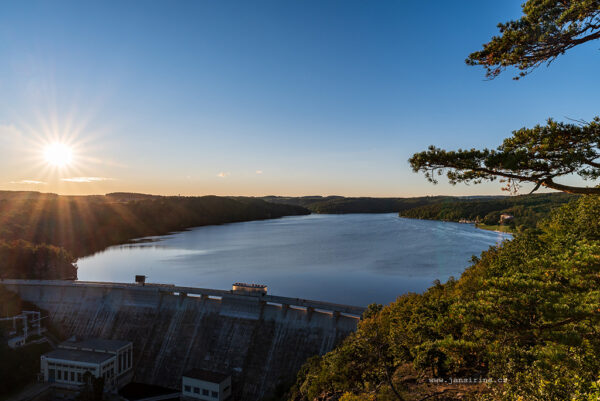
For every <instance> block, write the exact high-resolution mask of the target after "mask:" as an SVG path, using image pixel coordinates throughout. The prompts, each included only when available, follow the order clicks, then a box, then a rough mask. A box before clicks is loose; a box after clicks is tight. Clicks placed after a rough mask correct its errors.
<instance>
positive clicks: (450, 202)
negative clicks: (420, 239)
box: [400, 193, 575, 230]
mask: <svg viewBox="0 0 600 401" xmlns="http://www.w3.org/2000/svg"><path fill="white" fill-rule="evenodd" d="M574 198H575V195H570V194H565V193H552V194H533V195H521V196H506V197H498V198H492V199H485V198H484V199H478V200H472V199H460V198H448V199H444V200H442V201H440V202H436V203H433V204H430V205H426V206H420V207H416V208H413V209H408V210H404V211H401V212H400V216H402V217H409V218H414V219H427V220H446V221H460V220H463V219H465V220H471V221H478V222H480V223H482V224H487V225H496V224H498V222H499V221H500V215H502V214H509V215H511V216H514V219H512V220H510V222H508V223H507V224H508V225H510V226H511V227H512V228H513V229H516V230H519V229H523V228H534V227H535V226H536V225H537V224H538V222H540V221H541V220H543V219H545V218H546V217H548V215H549V213H550V211H551V210H552V209H554V208H555V207H557V206H560V205H562V204H564V203H567V202H569V201H570V200H573V199H574Z"/></svg>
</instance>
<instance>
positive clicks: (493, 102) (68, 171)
mask: <svg viewBox="0 0 600 401" xmlns="http://www.w3.org/2000/svg"><path fill="white" fill-rule="evenodd" d="M520 3H521V0H519V1H501V2H499V1H460V2H448V1H421V2H407V1H400V0H398V1H393V2H386V1H377V2H370V1H347V0H345V1H323V0H319V1H299V0H298V1H280V0H277V1H236V2H233V1H190V2H185V1H162V2H158V1H118V2H106V1H103V2H96V3H92V2H89V1H73V2H64V1H41V2H34V1H18V2H10V3H8V2H7V3H4V4H3V5H2V10H1V12H0V55H1V59H2V62H1V63H0V189H31V190H40V191H45V192H46V191H51V192H60V193H79V194H88V193H106V192H110V191H136V192H150V193H161V194H178V193H180V194H189V195H202V194H221V195H225V194H231V195H267V194H278V195H303V194H304V195H308V194H339V195H365V196H368V195H370V196H413V195H425V194H490V193H500V190H499V184H490V185H482V186H464V185H459V186H456V187H452V186H450V185H447V184H446V183H445V182H443V183H441V184H439V185H437V186H433V185H432V184H429V183H427V182H426V181H425V179H424V178H423V177H422V176H421V175H418V174H414V173H413V172H412V171H411V169H410V167H409V165H408V163H407V159H408V158H409V157H410V155H411V154H412V153H414V152H417V151H420V150H423V149H425V148H426V147H427V146H428V145H430V144H435V145H438V146H442V147H447V148H459V147H482V146H491V147H495V146H497V145H498V144H499V143H500V142H501V140H502V138H504V137H506V136H508V135H510V132H511V131H512V130H514V129H518V128H520V127H523V126H531V125H534V124H536V123H542V122H543V121H544V120H545V119H546V118H548V117H554V118H557V119H565V118H566V117H570V118H583V119H586V120H589V119H591V118H592V117H593V116H595V115H597V114H600V109H599V107H598V106H600V104H599V102H598V93H599V92H600V81H599V80H598V79H597V72H598V71H600V52H599V51H598V47H599V45H600V43H599V42H595V43H589V44H587V45H584V46H582V47H580V48H576V49H574V50H572V51H571V52H570V53H568V54H567V55H565V56H563V57H562V58H560V59H559V60H557V61H556V62H555V63H554V64H553V65H552V66H551V67H550V68H541V69H539V70H537V71H536V72H535V73H533V74H532V75H531V76H529V77H528V78H526V79H524V80H522V81H518V82H515V81H513V80H511V77H512V74H510V73H509V74H506V76H502V77H500V78H498V79H496V80H494V81H485V80H484V71H483V70H482V69H480V68H475V67H468V66H466V65H465V64H464V59H465V58H466V57H467V55H468V54H469V53H470V52H472V51H475V50H478V49H479V48H480V47H481V44H482V43H484V42H486V41H488V40H489V38H490V37H491V36H492V35H493V34H495V33H496V32H497V28H496V24H497V23H498V22H501V21H506V20H508V19H514V18H518V17H519V15H520ZM52 142H65V143H67V144H68V145H69V146H71V147H72V148H73V160H72V163H70V164H68V165H66V166H63V167H60V168H59V167H56V166H48V165H47V163H46V161H45V159H44V148H45V146H47V145H48V144H49V143H52Z"/></svg>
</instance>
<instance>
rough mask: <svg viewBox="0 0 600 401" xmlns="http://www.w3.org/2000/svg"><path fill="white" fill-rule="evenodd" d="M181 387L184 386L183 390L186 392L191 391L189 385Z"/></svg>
mask: <svg viewBox="0 0 600 401" xmlns="http://www.w3.org/2000/svg"><path fill="white" fill-rule="evenodd" d="M183 388H184V391H185V392H186V393H191V392H192V387H191V386H184V387H183Z"/></svg>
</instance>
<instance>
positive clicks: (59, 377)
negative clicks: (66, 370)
mask: <svg viewBox="0 0 600 401" xmlns="http://www.w3.org/2000/svg"><path fill="white" fill-rule="evenodd" d="M57 379H58V380H62V370H59V371H58V376H57Z"/></svg>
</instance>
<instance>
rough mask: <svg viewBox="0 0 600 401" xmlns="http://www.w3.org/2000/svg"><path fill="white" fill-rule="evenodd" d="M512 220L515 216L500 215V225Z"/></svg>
mask: <svg viewBox="0 0 600 401" xmlns="http://www.w3.org/2000/svg"><path fill="white" fill-rule="evenodd" d="M514 218H515V216H513V215H512V214H501V215H500V224H502V223H506V222H509V221H511V220H513V219H514Z"/></svg>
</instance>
